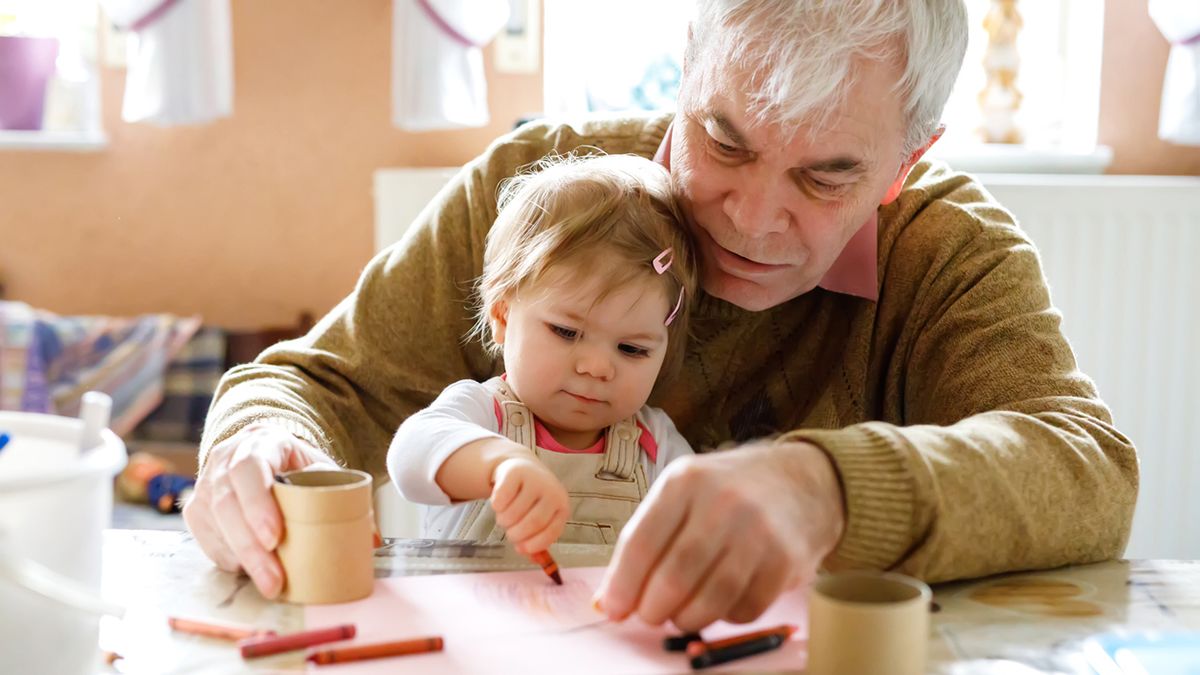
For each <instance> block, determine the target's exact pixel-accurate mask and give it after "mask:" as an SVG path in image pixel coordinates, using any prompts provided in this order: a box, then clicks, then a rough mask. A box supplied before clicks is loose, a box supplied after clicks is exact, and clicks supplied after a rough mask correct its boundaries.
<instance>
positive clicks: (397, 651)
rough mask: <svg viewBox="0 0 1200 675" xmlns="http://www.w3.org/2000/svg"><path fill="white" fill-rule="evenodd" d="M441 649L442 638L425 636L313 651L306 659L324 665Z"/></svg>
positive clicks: (425, 652) (438, 650)
mask: <svg viewBox="0 0 1200 675" xmlns="http://www.w3.org/2000/svg"><path fill="white" fill-rule="evenodd" d="M440 651H442V638H440V637H427V638H419V639H416V640H400V641H398V642H377V643H375V644H372V645H359V646H358V647H335V648H333V649H326V650H324V651H319V652H313V653H312V654H309V655H308V660H309V661H311V662H313V663H315V664H317V665H319V666H326V665H329V664H331V663H345V662H347V661H365V660H367V659H382V658H386V657H389V656H407V655H409V654H427V653H429V652H440Z"/></svg>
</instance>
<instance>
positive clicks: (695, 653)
mask: <svg viewBox="0 0 1200 675" xmlns="http://www.w3.org/2000/svg"><path fill="white" fill-rule="evenodd" d="M795 632H796V627H795V626H791V625H788V624H784V625H781V626H775V627H774V628H767V629H764V630H756V631H753V632H751V633H744V634H742V635H735V636H733V637H728V638H725V639H723V640H713V641H712V642H705V641H704V638H702V637H700V634H699V633H687V634H684V635H678V636H674V637H669V638H667V639H665V640H663V649H666V650H667V651H669V652H685V653H686V654H687V657H688V659H689V660H690V661H691V663H692V668H694V669H695V670H700V669H702V668H709V667H712V666H719V665H721V664H722V663H729V662H730V661H734V660H737V659H743V658H746V657H747V656H754V655H755V654H762V653H763V652H769V651H771V650H772V649H778V648H780V647H782V646H783V643H784V642H787V640H788V638H790V637H791V636H792V633H795Z"/></svg>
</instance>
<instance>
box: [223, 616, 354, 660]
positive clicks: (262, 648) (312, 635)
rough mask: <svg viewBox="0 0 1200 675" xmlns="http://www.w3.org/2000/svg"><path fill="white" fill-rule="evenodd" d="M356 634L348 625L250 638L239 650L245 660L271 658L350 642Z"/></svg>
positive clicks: (351, 626) (349, 624)
mask: <svg viewBox="0 0 1200 675" xmlns="http://www.w3.org/2000/svg"><path fill="white" fill-rule="evenodd" d="M354 633H355V629H354V624H352V623H347V624H342V625H340V626H333V627H330V628H318V629H316V630H306V631H301V632H299V633H288V634H287V635H268V636H265V637H257V638H250V639H248V640H242V641H241V642H239V643H238V648H240V649H241V650H242V658H243V659H253V658H258V657H260V656H270V655H272V654H281V653H283V652H291V651H295V650H297V649H304V648H305V647H312V646H314V645H321V644H325V643H326V642H337V641H338V640H349V639H350V638H352V637H354Z"/></svg>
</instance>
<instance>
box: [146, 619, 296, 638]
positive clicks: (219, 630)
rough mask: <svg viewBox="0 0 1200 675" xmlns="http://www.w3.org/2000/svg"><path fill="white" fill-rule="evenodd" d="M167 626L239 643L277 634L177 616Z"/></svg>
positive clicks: (193, 633)
mask: <svg viewBox="0 0 1200 675" xmlns="http://www.w3.org/2000/svg"><path fill="white" fill-rule="evenodd" d="M167 625H169V626H170V627H171V630H177V631H179V632H180V633H190V634H192V635H203V636H205V637H211V638H217V639H218V640H233V641H237V640H245V639H248V638H254V637H265V636H268V635H274V634H275V631H273V630H262V629H259V628H250V627H247V626H235V625H232V624H227V623H213V622H211V621H197V620H195V619H183V618H180V617H177V616H172V617H168V618H167Z"/></svg>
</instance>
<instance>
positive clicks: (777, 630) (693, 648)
mask: <svg viewBox="0 0 1200 675" xmlns="http://www.w3.org/2000/svg"><path fill="white" fill-rule="evenodd" d="M796 630H797V627H796V626H793V625H791V624H786V623H785V624H782V625H779V626H774V627H772V628H764V629H762V630H756V631H752V632H750V633H742V634H741V635H734V636H733V637H727V638H724V639H722V640H713V641H711V642H703V641H699V640H696V641H692V642H689V643H688V646H687V655H688V658H696V657H697V656H699V655H701V654H703V653H704V652H707V651H713V650H717V649H724V648H726V647H732V646H733V645H740V644H744V643H747V642H753V641H755V640H761V639H762V638H766V637H770V636H772V635H778V636H779V637H780V638H781V639H783V640H787V639H788V638H790V637H791V636H792V633H795V632H796Z"/></svg>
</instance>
